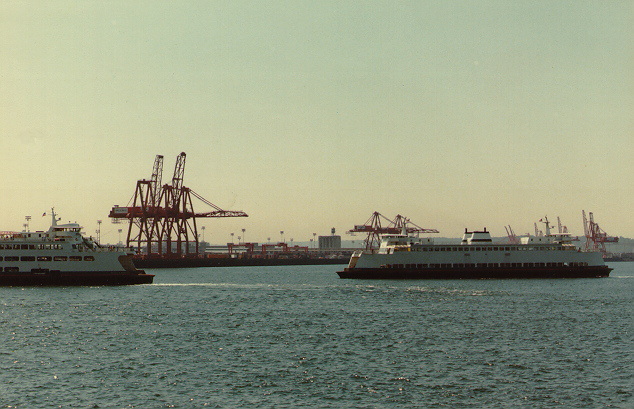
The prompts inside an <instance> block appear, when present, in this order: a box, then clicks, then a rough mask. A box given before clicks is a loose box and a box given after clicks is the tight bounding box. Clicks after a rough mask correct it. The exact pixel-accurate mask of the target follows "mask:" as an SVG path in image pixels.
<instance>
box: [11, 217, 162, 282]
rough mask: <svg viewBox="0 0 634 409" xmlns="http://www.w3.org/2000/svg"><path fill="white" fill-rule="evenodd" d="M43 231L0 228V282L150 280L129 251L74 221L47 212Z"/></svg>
mask: <svg viewBox="0 0 634 409" xmlns="http://www.w3.org/2000/svg"><path fill="white" fill-rule="evenodd" d="M51 218H52V223H51V226H50V228H49V229H48V230H47V231H37V232H29V231H23V232H0V285H2V286H14V285H124V284H145V283H151V282H152V280H153V277H154V276H153V275H151V274H145V272H144V271H142V270H138V269H136V268H135V267H134V264H133V262H132V259H131V257H130V256H131V253H128V252H126V251H124V250H123V249H121V248H116V247H102V246H100V245H99V244H97V243H96V242H95V241H93V240H92V239H91V238H88V237H85V236H83V235H82V233H81V226H80V225H79V224H77V223H67V224H58V223H57V222H58V219H57V215H56V214H55V212H54V211H52V212H51Z"/></svg>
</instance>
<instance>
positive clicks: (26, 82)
mask: <svg viewBox="0 0 634 409" xmlns="http://www.w3.org/2000/svg"><path fill="white" fill-rule="evenodd" d="M633 27H634V2H632V1H630V0H624V1H607V2H606V1H530V2H525V1H508V0H500V1H445V0H439V1H422V0H421V1H354V2H353V1H332V2H328V1H286V2H281V1H275V2H267V1H236V0H233V1H226V2H221V1H198V2H182V1H179V2H174V1H156V0H152V1H107V2H106V1H41V2H35V1H33V2H29V3H28V6H27V5H25V3H24V2H21V1H16V2H12V1H3V2H1V3H0V155H1V161H0V171H1V173H2V175H3V177H2V185H1V186H2V199H3V200H1V201H0V230H21V229H22V224H23V223H24V216H26V215H31V216H33V220H32V221H31V229H45V228H47V227H48V222H49V219H48V218H42V217H41V214H42V213H43V212H45V211H47V209H49V208H50V207H51V206H55V208H56V210H57V211H58V212H59V214H60V216H61V217H62V219H63V220H64V221H68V220H72V221H77V222H79V223H81V224H82V225H83V226H84V227H85V230H86V232H88V233H89V234H94V231H95V229H96V227H97V222H96V221H97V219H103V220H104V221H105V223H104V225H103V227H102V232H103V233H102V234H103V236H104V241H108V240H110V241H112V242H114V241H116V239H117V232H116V229H117V228H118V226H116V225H112V224H110V223H109V221H108V218H107V214H108V212H109V210H110V208H111V207H112V205H115V204H118V205H122V206H123V205H126V204H127V203H128V201H129V200H130V199H131V197H132V195H133V193H134V187H135V183H136V180H137V179H141V178H149V177H150V174H151V170H152V164H153V161H154V157H155V155H156V154H162V155H164V156H165V170H164V176H163V179H164V181H166V180H168V179H170V178H171V174H172V172H173V167H174V162H175V158H176V156H177V155H178V154H179V153H180V152H181V151H184V152H186V153H187V165H186V171H185V179H184V184H185V185H186V186H188V187H190V188H192V189H193V190H195V191H196V192H198V193H199V194H201V195H202V196H204V197H205V198H207V199H208V200H210V201H211V202H213V203H215V204H217V205H218V206H220V207H222V208H225V209H229V210H244V211H246V212H247V213H249V215H250V217H249V218H247V219H207V220H202V221H200V225H204V226H206V231H205V235H206V239H207V240H208V241H211V242H218V243H221V242H226V241H228V240H229V234H230V232H236V235H238V234H241V232H240V229H242V228H245V229H246V238H247V240H248V241H260V242H261V241H266V239H267V237H271V238H272V240H277V239H279V238H280V235H279V231H280V230H284V231H285V238H286V240H289V239H290V238H294V239H295V241H305V240H308V239H309V238H311V237H312V233H313V232H315V233H317V234H318V235H321V234H329V231H330V228H331V227H335V228H337V231H338V232H339V233H344V231H346V230H348V229H350V228H352V227H353V225H355V224H361V223H363V222H365V221H366V219H368V217H369V216H370V215H371V213H372V212H373V211H379V212H381V213H383V214H384V215H386V216H388V217H390V218H391V217H394V216H395V215H396V214H402V215H405V216H407V217H409V218H410V219H411V220H412V221H413V222H415V223H416V224H418V225H421V226H423V227H430V228H436V229H439V230H440V231H441V235H443V236H450V237H457V236H459V235H460V234H461V232H462V231H463V229H464V228H465V227H468V228H470V229H476V228H482V227H484V226H486V227H487V228H489V229H490V230H491V231H492V232H493V234H496V235H503V234H504V233H505V232H504V226H505V225H508V224H510V225H511V226H512V227H513V228H514V230H515V231H516V233H525V232H528V231H532V229H533V222H535V221H537V220H538V219H539V218H542V217H543V216H545V215H548V216H549V218H550V219H551V220H553V221H556V217H557V216H561V217H562V220H563V222H564V224H566V225H568V227H569V228H570V230H571V231H572V232H573V233H576V234H582V233H583V231H582V223H581V210H582V209H585V210H586V211H593V212H594V214H595V219H596V221H598V222H599V224H600V225H601V226H602V227H603V228H604V229H605V230H607V231H608V233H610V234H613V235H620V236H628V237H634V220H633V218H632V203H633V202H634V183H633V182H632V175H633V174H634V165H633V159H634V29H633ZM196 210H199V211H205V210H208V208H207V207H206V206H205V205H203V204H202V203H200V204H199V205H197V206H196ZM344 237H345V235H344Z"/></svg>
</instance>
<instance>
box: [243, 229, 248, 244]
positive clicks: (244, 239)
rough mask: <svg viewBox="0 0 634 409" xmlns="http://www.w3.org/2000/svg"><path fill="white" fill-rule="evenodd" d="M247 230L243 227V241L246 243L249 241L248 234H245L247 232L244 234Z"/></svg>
mask: <svg viewBox="0 0 634 409" xmlns="http://www.w3.org/2000/svg"><path fill="white" fill-rule="evenodd" d="M245 231H247V229H242V241H243V242H244V243H246V242H247V236H245V234H244V232H245Z"/></svg>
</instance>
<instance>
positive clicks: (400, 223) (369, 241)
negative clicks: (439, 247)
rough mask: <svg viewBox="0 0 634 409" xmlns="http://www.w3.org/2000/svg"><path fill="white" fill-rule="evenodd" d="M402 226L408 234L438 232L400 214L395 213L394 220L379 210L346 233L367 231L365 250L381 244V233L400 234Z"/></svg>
mask: <svg viewBox="0 0 634 409" xmlns="http://www.w3.org/2000/svg"><path fill="white" fill-rule="evenodd" d="M382 222H384V223H387V226H383V225H382ZM403 228H405V229H406V232H407V233H408V234H413V233H415V234H420V233H438V230H436V229H425V228H422V227H420V226H418V225H416V224H414V223H412V222H411V221H410V220H409V219H408V218H406V217H404V216H401V215H400V214H399V215H396V217H395V218H394V220H390V219H388V218H387V217H385V216H383V215H382V214H381V213H379V212H374V213H372V215H371V216H370V218H369V219H368V220H366V222H365V223H364V224H357V225H355V226H354V228H352V229H350V230H348V232H347V233H348V234H354V233H367V234H368V236H367V237H366V238H365V240H364V242H365V248H366V250H372V249H376V248H378V247H379V245H380V244H381V235H382V234H400V233H401V232H402V231H403Z"/></svg>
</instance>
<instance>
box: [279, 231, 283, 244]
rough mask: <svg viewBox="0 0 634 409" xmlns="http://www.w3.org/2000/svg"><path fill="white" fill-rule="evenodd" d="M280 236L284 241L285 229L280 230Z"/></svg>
mask: <svg viewBox="0 0 634 409" xmlns="http://www.w3.org/2000/svg"><path fill="white" fill-rule="evenodd" d="M280 237H281V238H282V243H284V230H280Z"/></svg>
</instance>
